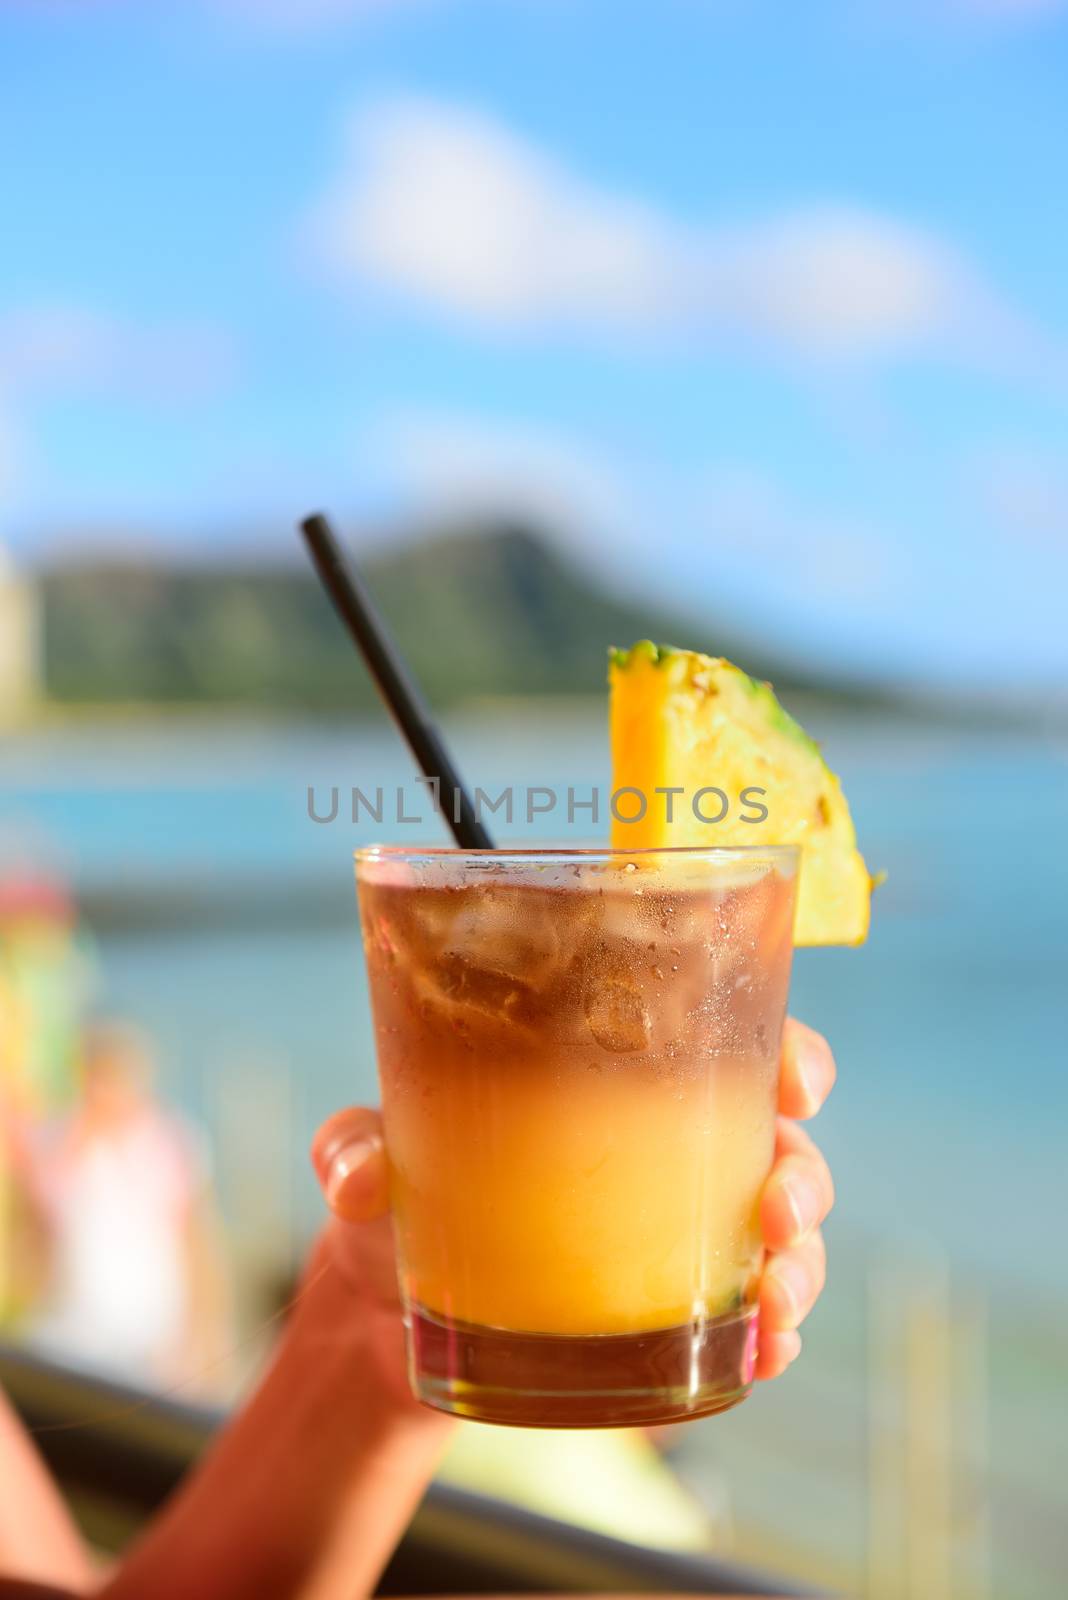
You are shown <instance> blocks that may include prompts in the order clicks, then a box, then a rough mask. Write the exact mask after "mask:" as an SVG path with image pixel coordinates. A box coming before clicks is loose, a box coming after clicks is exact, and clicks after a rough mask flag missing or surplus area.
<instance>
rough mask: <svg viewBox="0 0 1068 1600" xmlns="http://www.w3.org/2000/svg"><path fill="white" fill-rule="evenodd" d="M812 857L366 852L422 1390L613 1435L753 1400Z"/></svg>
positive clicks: (390, 1124)
mask: <svg viewBox="0 0 1068 1600" xmlns="http://www.w3.org/2000/svg"><path fill="white" fill-rule="evenodd" d="M797 856H798V852H797V850H796V849H795V848H793V847H792V846H791V847H783V848H775V847H764V846H759V845H758V846H755V847H752V848H749V849H744V848H737V849H700V848H698V849H692V848H691V849H683V850H673V849H657V850H639V851H635V852H633V853H630V854H627V853H625V852H622V853H621V852H613V851H600V852H598V851H580V852H575V851H558V852H552V851H548V852H546V851H529V852H524V851H520V852H515V853H508V852H504V851H491V852H482V851H477V852H463V851H458V850H441V851H435V850H422V851H420V850H408V849H402V848H382V849H371V850H365V851H360V852H358V854H357V878H358V885H359V898H360V909H361V916H362V922H363V931H364V946H365V950H366V955H367V964H368V971H369V975H370V984H371V1000H372V1007H373V1011H374V1021H375V1032H376V1038H377V1050H378V1064H379V1073H380V1078H381V1085H382V1108H383V1118H384V1129H385V1140H386V1146H387V1151H388V1157H389V1164H390V1171H391V1183H392V1200H393V1208H394V1218H395V1227H396V1233H397V1245H398V1256H399V1263H400V1276H401V1287H402V1293H403V1297H404V1301H405V1309H406V1314H407V1321H408V1331H409V1360H410V1373H411V1379H412V1384H413V1387H414V1389H415V1392H416V1393H417V1394H418V1396H419V1397H420V1398H421V1399H423V1400H424V1401H426V1402H428V1403H429V1404H431V1405H434V1406H437V1407H439V1408H441V1409H444V1410H447V1411H453V1412H456V1413H458V1414H461V1415H464V1416H468V1417H475V1418H480V1419H482V1420H484V1421H494V1422H507V1423H519V1424H530V1425H535V1426H552V1427H563V1426H586V1427H605V1426H609V1425H615V1424H635V1423H645V1422H666V1421H671V1420H676V1419H681V1418H684V1417H695V1416H701V1415H704V1414H706V1413H709V1412H713V1411H719V1410H723V1409H724V1408H726V1407H727V1406H730V1405H733V1404H734V1403H735V1402H737V1401H738V1400H740V1399H742V1398H743V1397H744V1396H745V1394H746V1393H747V1392H748V1389H749V1386H750V1384H751V1381H752V1375H753V1365H754V1357H755V1349H756V1289H757V1281H758V1277H759V1273H760V1267H761V1262H762V1244H761V1238H760V1229H759V1223H758V1209H759V1199H760V1192H761V1188H762V1186H763V1183H764V1180H765V1178H766V1177H767V1174H768V1171H769V1168H770V1165H771V1161H772V1155H773V1145H774V1136H775V1113H776V1098H777V1089H778V1057H779V1042H780V1032H781V1028H782V1023H783V1018H784V1014H785V1009H786V996H787V987H788V982H789V971H790V959H791V950H792V939H791V931H792V927H793V921H794V904H795V877H796V867H797Z"/></svg>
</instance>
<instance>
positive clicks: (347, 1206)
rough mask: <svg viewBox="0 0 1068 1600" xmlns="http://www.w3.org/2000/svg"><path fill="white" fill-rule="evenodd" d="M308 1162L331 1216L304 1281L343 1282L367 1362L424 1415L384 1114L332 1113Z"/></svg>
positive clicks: (399, 1400)
mask: <svg viewBox="0 0 1068 1600" xmlns="http://www.w3.org/2000/svg"><path fill="white" fill-rule="evenodd" d="M311 1157H312V1165H313V1166H314V1168H315V1171H316V1175H317V1177H318V1179H319V1183H320V1185H321V1187H322V1191H323V1197H324V1199H325V1200H326V1203H327V1205H328V1206H329V1207H330V1211H331V1217H330V1221H329V1222H328V1223H327V1225H326V1227H325V1228H324V1229H323V1232H322V1234H321V1235H320V1237H319V1242H318V1244H317V1246H316V1248H315V1250H314V1252H313V1254H312V1259H311V1261H310V1263H309V1266H308V1273H307V1282H308V1283H309V1285H310V1284H313V1283H314V1282H315V1281H316V1280H317V1279H318V1278H319V1277H321V1276H322V1275H323V1274H324V1273H329V1274H332V1275H334V1276H335V1277H336V1278H337V1279H339V1280H340V1281H341V1283H342V1284H343V1286H344V1288H345V1290H346V1296H345V1301H344V1310H343V1313H342V1314H343V1315H344V1316H345V1317H346V1318H348V1319H349V1320H350V1321H351V1324H352V1327H353V1331H354V1332H355V1333H356V1334H357V1335H358V1337H359V1338H360V1340H361V1342H362V1345H363V1349H364V1359H370V1360H371V1361H372V1362H373V1364H374V1366H375V1369H376V1372H377V1375H378V1377H379V1378H380V1380H381V1382H382V1384H383V1385H384V1387H385V1390H386V1393H387V1394H388V1396H389V1398H390V1399H391V1400H392V1401H393V1402H395V1403H396V1404H397V1405H398V1406H400V1407H401V1408H403V1409H405V1410H407V1409H408V1408H411V1410H412V1411H413V1412H414V1413H417V1414H418V1415H419V1416H422V1417H426V1416H428V1415H429V1413H427V1412H426V1411H425V1410H424V1408H423V1407H422V1406H420V1405H418V1403H417V1401H416V1400H415V1397H414V1396H413V1395H412V1392H411V1388H410V1386H409V1383H408V1375H407V1359H406V1356H405V1349H404V1322H403V1316H402V1311H401V1302H400V1292H399V1289H398V1286H397V1265H396V1255H395V1249H394V1242H393V1219H392V1217H391V1216H390V1215H389V1186H388V1170H387V1166H386V1156H385V1147H384V1145H383V1142H382V1118H381V1115H380V1113H379V1112H378V1111H374V1110H371V1109H369V1108H368V1107H365V1106H349V1107H348V1108H346V1109H345V1110H344V1111H337V1112H335V1113H334V1115H333V1116H332V1117H328V1118H327V1120H326V1121H325V1122H324V1123H323V1124H322V1126H321V1127H320V1128H319V1130H318V1132H317V1133H316V1135H315V1138H314V1139H313V1140H312V1148H311ZM444 1420H445V1419H444V1418H442V1421H443V1422H444Z"/></svg>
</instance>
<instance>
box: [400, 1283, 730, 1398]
mask: <svg viewBox="0 0 1068 1600" xmlns="http://www.w3.org/2000/svg"><path fill="white" fill-rule="evenodd" d="M756 1317H757V1313H756V1307H755V1306H743V1307H741V1308H740V1309H739V1310H736V1311H731V1312H728V1313H727V1314H726V1315H725V1316H722V1317H710V1318H703V1319H700V1320H695V1321H693V1322H687V1323H684V1324H683V1325H682V1326H681V1327H677V1328H657V1329H655V1330H654V1331H652V1332H650V1333H620V1334H575V1335H572V1334H551V1333H509V1332H506V1331H504V1330H502V1329H499V1328H483V1327H477V1326H473V1325H472V1324H470V1323H464V1322H450V1321H449V1320H448V1319H447V1318H445V1317H442V1316H440V1315H438V1314H436V1313H431V1312H428V1311H424V1310H423V1309H422V1308H421V1307H420V1306H415V1305H413V1306H411V1307H410V1308H409V1314H408V1338H409V1344H408V1350H409V1366H410V1377H411V1382H412V1388H413V1390H414V1391H415V1394H416V1395H417V1397H418V1398H419V1399H420V1400H421V1401H422V1402H423V1403H424V1404H425V1405H428V1406H433V1407H434V1408H435V1409H436V1410H438V1411H448V1412H451V1413H452V1414H453V1415H454V1416H458V1417H470V1418H473V1419H474V1420H475V1421H477V1422H498V1423H503V1424H506V1425H508V1426H510V1427H522V1428H634V1427H640V1426H643V1425H647V1424H654V1423H662V1422H684V1421H688V1420H690V1419H692V1418H694V1417H707V1416H711V1415H712V1414H713V1413H714V1412H716V1411H726V1410H727V1409H728V1407H729V1406H734V1405H737V1404H738V1402H739V1401H740V1400H744V1399H745V1397H746V1395H747V1394H748V1393H749V1390H750V1388H751V1387H752V1383H753V1367H754V1364H755V1361H756V1335H757V1322H756Z"/></svg>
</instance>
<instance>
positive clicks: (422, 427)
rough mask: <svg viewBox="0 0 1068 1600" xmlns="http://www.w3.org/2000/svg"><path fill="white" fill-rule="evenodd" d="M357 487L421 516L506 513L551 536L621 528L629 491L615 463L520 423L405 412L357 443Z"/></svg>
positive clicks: (627, 520)
mask: <svg viewBox="0 0 1068 1600" xmlns="http://www.w3.org/2000/svg"><path fill="white" fill-rule="evenodd" d="M361 456H362V458H364V459H365V460H366V470H365V471H364V472H363V473H362V477H363V481H364V482H366V481H367V479H368V476H369V475H370V474H372V473H375V474H377V475H378V476H379V477H380V478H382V477H384V478H385V479H386V485H385V487H386V488H387V490H391V491H392V492H393V493H395V494H399V495H400V496H401V497H402V498H403V499H405V500H407V501H409V502H412V503H413V504H414V509H415V510H417V511H418V512H419V513H421V514H423V515H426V514H427V513H430V514H433V515H444V516H449V515H453V514H459V515H463V514H465V513H466V514H470V513H474V514H476V515H478V514H488V515H492V514H494V513H497V514H500V513H510V514H513V515H521V516H528V517H530V518H531V519H532V520H534V521H535V522H539V523H543V524H544V525H545V526H546V527H547V528H549V529H550V530H553V531H559V530H564V531H567V530H569V529H573V528H576V527H582V528H583V529H584V530H585V531H586V532H587V533H588V534H589V533H593V534H596V533H597V532H610V531H612V530H616V529H619V528H626V527H628V526H629V525H630V524H631V522H632V518H633V512H632V509H631V508H632V506H633V498H634V486H633V482H632V481H628V475H627V474H626V472H624V471H622V470H621V468H620V466H619V463H618V462H616V461H615V460H613V459H610V457H609V456H608V455H606V454H603V453H601V452H599V451H597V450H596V449H595V448H591V447H589V446H585V445H576V444H574V443H573V442H571V441H570V440H567V439H564V438H563V437H561V436H560V435H559V434H557V433H554V432H553V431H551V430H546V429H542V428H539V427H536V426H533V425H530V424H527V423H524V422H501V421H499V420H495V419H492V418H485V417H477V416H461V415H457V414H453V413H433V412H418V413H417V412H412V413H408V414H405V415H402V416H394V417H392V418H389V419H386V420H385V421H384V422H383V423H382V425H381V427H380V428H379V429H378V430H376V432H375V434H374V437H373V438H365V439H364V440H363V441H362V446H361Z"/></svg>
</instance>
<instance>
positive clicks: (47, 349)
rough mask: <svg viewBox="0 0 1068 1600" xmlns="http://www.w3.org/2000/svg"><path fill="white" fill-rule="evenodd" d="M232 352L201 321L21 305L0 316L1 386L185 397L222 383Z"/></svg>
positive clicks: (13, 389)
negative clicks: (141, 319)
mask: <svg viewBox="0 0 1068 1600" xmlns="http://www.w3.org/2000/svg"><path fill="white" fill-rule="evenodd" d="M234 362H235V353H234V349H233V345H232V342H231V340H230V339H229V338H228V337H227V335H226V334H224V333H223V332H222V331H221V330H219V329H217V328H212V327H208V326H205V325H202V324H185V325H181V324H173V323H172V324H157V325H150V324H140V323H136V322H132V321H130V320H128V319H123V318H120V317H114V316H111V315H108V314H105V313H101V312H98V311H95V310H90V309H87V308H86V307H83V306H77V305H63V304H42V305H36V306H25V307H22V308H20V309H19V310H16V311H11V312H8V313H7V314H6V315H4V316H2V317H0V386H2V387H3V388H4V389H5V390H6V391H8V392H14V393H17V394H19V395H34V394H40V393H54V392H56V391H61V392H64V393H69V392H72V391H84V390H90V391H92V392H100V391H105V392H115V391H118V392H122V393H132V394H136V395H139V396H142V395H143V396H150V397H153V398H170V397H179V398H181V397H185V396H188V395H190V394H200V393H203V392H205V391H211V390H214V389H217V388H219V387H221V386H222V385H224V384H225V383H226V382H228V381H229V379H230V378H231V377H232V375H233V370H234Z"/></svg>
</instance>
